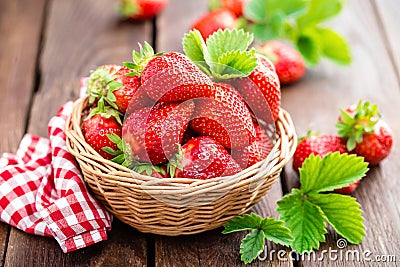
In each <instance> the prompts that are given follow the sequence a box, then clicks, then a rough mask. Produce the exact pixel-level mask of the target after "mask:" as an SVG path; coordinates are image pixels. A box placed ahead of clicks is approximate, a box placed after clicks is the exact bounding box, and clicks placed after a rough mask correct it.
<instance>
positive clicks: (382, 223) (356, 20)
mask: <svg viewBox="0 0 400 267" xmlns="http://www.w3.org/2000/svg"><path fill="white" fill-rule="evenodd" d="M382 4H383V3H382ZM373 9H374V7H373V5H371V2H369V1H348V2H347V6H346V8H345V10H344V12H343V13H342V14H341V15H340V17H339V18H338V19H336V20H335V21H333V22H332V24H331V25H332V26H333V27H335V28H336V29H337V30H338V31H340V32H341V33H342V34H343V35H345V36H346V37H347V38H348V39H349V40H350V44H351V47H352V50H353V55H354V61H353V63H352V65H351V66H350V67H347V68H341V67H338V66H336V65H334V64H332V63H329V62H323V63H321V64H320V65H319V66H318V67H317V68H315V69H314V70H309V72H308V74H307V76H306V77H305V79H304V80H302V81H301V82H300V83H298V84H295V85H293V86H288V87H286V88H284V89H283V106H284V107H285V108H286V109H287V110H288V111H289V112H290V113H291V115H292V118H293V120H294V123H295V126H296V129H297V133H298V135H299V136H301V135H304V134H306V132H307V130H309V129H312V130H319V131H320V132H322V133H336V129H335V123H336V120H337V117H338V115H339V108H340V107H346V106H348V105H350V104H352V103H356V102H358V100H359V99H366V100H370V101H373V102H375V103H377V104H378V105H379V106H380V110H381V112H382V114H383V119H384V120H385V121H387V122H388V123H389V124H390V125H391V127H392V129H393V131H394V133H395V143H398V142H399V141H400V139H399V135H398V133H399V132H400V123H399V120H398V103H400V93H399V85H398V82H397V78H396V72H395V71H394V70H393V64H392V62H391V60H390V55H389V54H388V52H387V51H388V50H387V47H385V42H384V41H383V39H384V38H383V37H382V35H383V33H382V29H381V28H380V24H379V22H378V20H377V18H376V16H375V15H376V13H375V12H374V10H373ZM396 26H398V24H397V25H396ZM393 27H395V26H394V25H393ZM366 29H368V30H366ZM399 156H400V152H399V150H398V149H397V148H396V147H395V148H394V149H393V151H392V154H391V155H390V156H389V157H388V159H386V160H385V161H384V162H382V163H381V164H380V166H377V167H374V168H372V170H371V171H370V172H369V173H368V176H367V177H366V178H365V179H364V181H363V182H362V183H361V185H360V186H359V188H358V189H357V191H356V192H355V194H354V196H355V197H356V198H357V199H358V201H359V202H360V203H361V206H362V209H363V212H364V213H363V214H364V217H365V225H366V231H367V236H366V237H365V238H364V240H363V242H362V244H361V245H359V246H353V245H352V246H348V247H347V249H345V250H343V251H348V250H358V251H359V252H360V253H361V252H363V251H365V250H367V249H368V250H370V251H371V252H372V253H373V254H372V255H400V250H399V248H400V246H399V243H398V240H399V238H400V231H399V228H400V223H399V220H398V218H399V215H400V214H399V213H400V206H399V202H398V195H399V190H398V188H399V180H398V179H393V178H394V177H395V174H396V173H399V171H400V164H399V161H398V160H397V159H398V158H399ZM285 174H286V175H285V177H286V179H287V181H286V182H287V185H288V187H289V188H290V187H292V186H293V185H296V183H298V180H297V179H298V178H297V176H296V175H295V174H294V173H293V171H292V170H291V168H286V173H285ZM327 240H328V241H327V242H326V243H325V244H323V245H322V246H321V249H320V251H319V252H318V253H317V256H318V257H320V256H321V255H322V254H321V251H322V250H323V249H326V250H328V249H329V248H331V249H338V248H337V246H336V241H337V240H338V237H337V235H335V234H334V233H332V231H330V233H329V234H328V235H327ZM397 257H400V256H397ZM301 264H302V265H304V266H321V265H323V266H338V265H346V266H353V265H354V266H357V264H361V265H365V264H369V262H368V261H367V260H366V259H364V260H362V261H361V263H357V262H355V261H346V260H345V258H344V259H343V260H342V261H338V260H336V261H335V260H330V259H329V258H328V257H327V255H325V257H324V259H323V260H322V261H313V260H306V261H302V262H301Z"/></svg>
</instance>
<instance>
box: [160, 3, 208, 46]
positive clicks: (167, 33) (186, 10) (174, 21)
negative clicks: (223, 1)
mask: <svg viewBox="0 0 400 267" xmlns="http://www.w3.org/2000/svg"><path fill="white" fill-rule="evenodd" d="M207 8H208V4H207V0H199V1H185V0H171V1H170V2H169V4H168V6H167V7H166V8H165V10H164V11H163V13H162V14H161V15H160V16H159V17H158V18H157V38H156V47H157V50H158V51H168V52H169V51H176V52H182V51H183V49H182V37H183V35H184V34H185V33H186V32H188V31H189V27H190V26H191V25H192V23H193V22H194V21H195V20H196V19H197V18H199V17H200V16H201V15H202V14H204V13H205V12H206V11H207Z"/></svg>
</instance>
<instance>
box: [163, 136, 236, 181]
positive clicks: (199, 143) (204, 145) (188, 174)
mask: <svg viewBox="0 0 400 267" xmlns="http://www.w3.org/2000/svg"><path fill="white" fill-rule="evenodd" d="M168 171H169V173H170V175H171V177H178V178H193V179H201V180H205V179H211V178H215V177H222V176H229V175H233V174H236V173H238V172H240V171H241V168H240V166H239V165H238V164H237V163H236V162H235V161H234V160H233V159H232V157H231V156H230V155H229V153H228V151H226V150H225V148H224V147H223V146H222V145H220V144H219V143H218V142H216V141H215V140H214V139H212V138H211V137H208V136H201V137H196V138H193V139H191V140H189V141H188V142H187V143H186V144H184V145H183V146H182V147H181V148H180V149H178V152H177V153H176V154H175V156H174V157H173V158H172V159H171V160H170V162H169V164H168Z"/></svg>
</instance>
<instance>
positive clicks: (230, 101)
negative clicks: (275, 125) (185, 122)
mask: <svg viewBox="0 0 400 267" xmlns="http://www.w3.org/2000/svg"><path fill="white" fill-rule="evenodd" d="M195 101H196V102H195V103H196V109H195V112H194V114H193V116H192V120H191V122H190V128H191V129H192V130H193V131H194V132H196V133H197V134H198V135H206V136H211V137H212V138H214V139H215V140H216V141H217V142H218V143H220V144H221V145H223V146H224V147H226V148H238V147H242V146H248V145H249V144H251V143H252V142H253V141H254V140H255V138H256V132H255V129H254V126H253V122H252V118H251V114H250V111H249V109H248V108H247V106H246V103H245V102H244V100H243V98H242V97H241V96H240V95H239V93H238V92H237V91H236V90H235V88H233V87H232V86H230V85H229V84H226V83H215V84H214V94H213V95H212V96H210V97H209V98H201V99H196V100H195Z"/></svg>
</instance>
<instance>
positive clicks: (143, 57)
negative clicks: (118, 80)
mask: <svg viewBox="0 0 400 267" xmlns="http://www.w3.org/2000/svg"><path fill="white" fill-rule="evenodd" d="M138 45H139V52H137V51H136V50H133V51H132V62H124V66H125V67H127V68H129V69H131V73H128V74H126V75H127V76H136V75H138V76H141V75H142V72H143V69H144V68H145V67H146V66H147V64H148V63H149V61H150V60H151V59H153V58H154V57H156V56H160V55H162V54H163V53H162V52H161V53H157V54H155V53H154V49H153V47H152V46H151V45H150V44H149V43H148V42H144V45H143V46H142V45H141V44H140V43H139V44H138Z"/></svg>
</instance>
